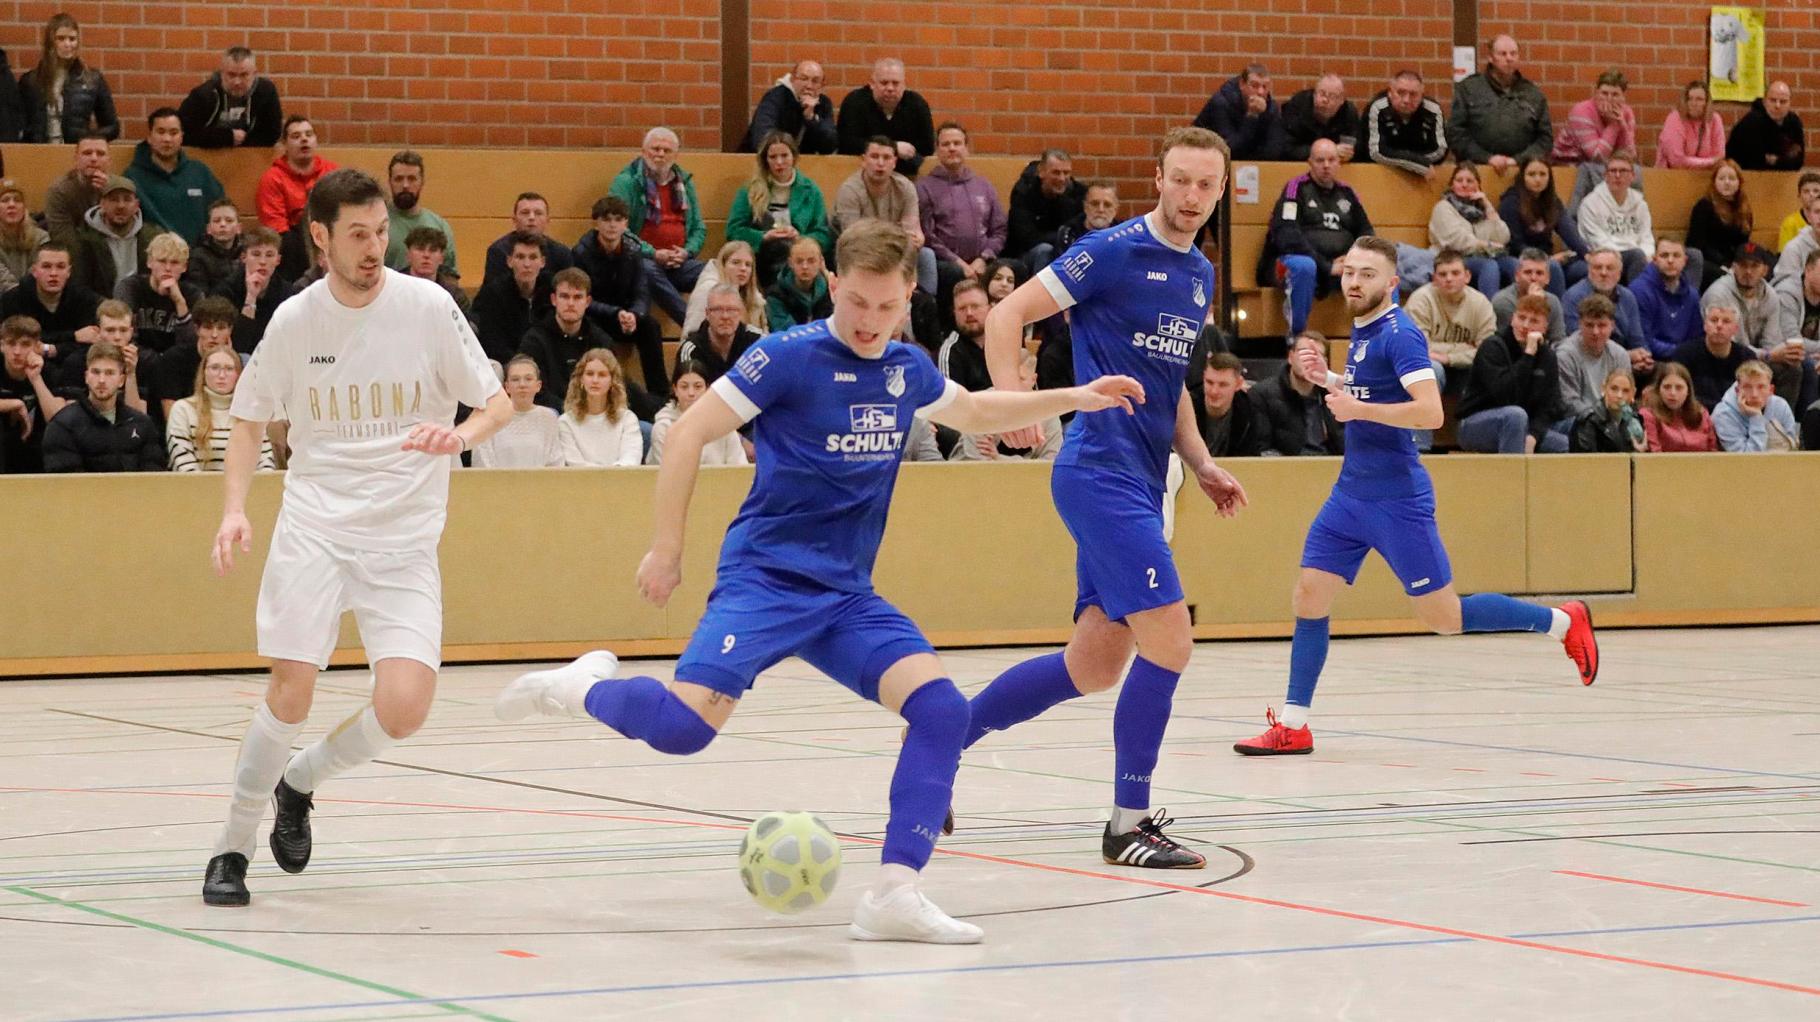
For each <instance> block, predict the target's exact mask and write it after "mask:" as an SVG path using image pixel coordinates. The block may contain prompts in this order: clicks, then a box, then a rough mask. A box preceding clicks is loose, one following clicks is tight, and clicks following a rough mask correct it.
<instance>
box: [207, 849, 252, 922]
mask: <svg viewBox="0 0 1820 1022" xmlns="http://www.w3.org/2000/svg"><path fill="white" fill-rule="evenodd" d="M252 900H253V896H252V895H250V894H248V893H246V856H244V855H241V854H240V853H239V852H222V853H221V854H220V855H217V856H215V857H214V858H213V859H210V860H209V868H208V871H207V872H206V873H204V874H203V876H202V903H203V904H204V905H222V906H226V907H230V908H238V907H240V906H242V905H245V904H247V903H249V902H251V901H252Z"/></svg>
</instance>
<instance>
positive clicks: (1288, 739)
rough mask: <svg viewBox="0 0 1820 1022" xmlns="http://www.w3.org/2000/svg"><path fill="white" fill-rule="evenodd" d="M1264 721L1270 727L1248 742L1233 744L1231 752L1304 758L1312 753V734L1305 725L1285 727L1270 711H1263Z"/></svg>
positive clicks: (1246, 754)
mask: <svg viewBox="0 0 1820 1022" xmlns="http://www.w3.org/2000/svg"><path fill="white" fill-rule="evenodd" d="M1264 719H1265V720H1266V721H1268V722H1269V723H1270V727H1269V728H1268V729H1266V730H1265V731H1264V733H1263V734H1261V735H1259V736H1257V737H1256V738H1253V739H1251V740H1250V741H1244V742H1236V743H1234V744H1233V746H1232V751H1233V752H1236V753H1238V754H1239V755H1241V756H1306V755H1308V754H1309V753H1311V752H1313V751H1314V733H1313V732H1311V731H1309V730H1308V727H1307V725H1303V726H1301V727H1297V728H1291V727H1285V726H1284V725H1283V722H1282V721H1279V720H1277V715H1276V711H1275V710H1272V709H1265V710H1264Z"/></svg>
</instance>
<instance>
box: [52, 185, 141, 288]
mask: <svg viewBox="0 0 1820 1022" xmlns="http://www.w3.org/2000/svg"><path fill="white" fill-rule="evenodd" d="M161 233H163V229H162V228H160V227H158V226H157V225H156V224H148V223H146V222H145V216H144V215H143V214H142V213H140V211H139V187H138V186H137V185H135V184H133V182H132V181H130V180H128V179H127V178H124V177H121V176H119V175H118V174H115V175H112V176H110V177H109V178H108V179H107V184H106V185H105V186H104V187H103V188H102V189H101V201H100V202H99V203H97V204H96V205H95V208H93V209H91V210H89V211H88V215H87V216H85V217H83V219H82V226H81V227H79V228H77V229H76V246H75V251H74V252H73V253H72V255H73V256H74V257H75V265H74V267H73V276H72V278H71V279H72V281H73V282H74V283H75V284H76V285H77V286H79V287H85V288H88V289H89V290H91V291H98V292H100V293H101V294H106V295H111V294H113V293H114V288H115V287H116V286H117V285H118V284H119V283H120V282H121V281H123V280H126V279H127V278H129V277H132V276H134V275H135V274H137V273H139V272H140V271H141V270H143V269H145V267H146V258H145V252H146V249H148V248H150V247H151V244H152V239H153V238H154V237H156V236H158V235H159V234H161Z"/></svg>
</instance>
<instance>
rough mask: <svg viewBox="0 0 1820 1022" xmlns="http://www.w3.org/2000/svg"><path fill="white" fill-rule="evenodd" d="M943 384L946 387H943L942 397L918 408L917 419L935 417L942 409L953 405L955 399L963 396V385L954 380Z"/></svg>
mask: <svg viewBox="0 0 1820 1022" xmlns="http://www.w3.org/2000/svg"><path fill="white" fill-rule="evenodd" d="M943 382H944V383H945V384H946V385H945V386H944V387H942V394H941V396H940V397H938V398H936V399H935V400H933V401H931V402H929V403H928V404H926V405H924V406H922V407H921V408H918V409H917V410H916V417H917V418H919V419H927V418H929V417H930V416H931V415H935V414H937V413H939V412H940V411H941V410H942V409H944V408H946V407H948V406H949V405H951V404H953V403H954V399H955V398H957V397H960V395H961V385H960V384H958V383H956V382H954V381H953V380H946V381H943Z"/></svg>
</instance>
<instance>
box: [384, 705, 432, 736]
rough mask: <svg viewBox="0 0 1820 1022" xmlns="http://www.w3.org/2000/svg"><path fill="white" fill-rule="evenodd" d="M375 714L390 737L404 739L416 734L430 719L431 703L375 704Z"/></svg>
mask: <svg viewBox="0 0 1820 1022" xmlns="http://www.w3.org/2000/svg"><path fill="white" fill-rule="evenodd" d="M373 716H374V717H376V718H377V719H378V720H379V727H380V729H381V730H383V731H384V732H385V733H386V736H387V737H388V738H392V739H394V740H396V741H403V740H404V739H406V738H409V737H411V736H412V735H414V734H416V733H417V732H418V730H419V729H421V728H422V727H423V724H424V721H427V720H429V719H430V704H429V702H428V701H425V702H424V703H423V704H422V705H417V704H415V703H413V704H408V705H384V706H381V705H378V704H375V705H374V706H373Z"/></svg>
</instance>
